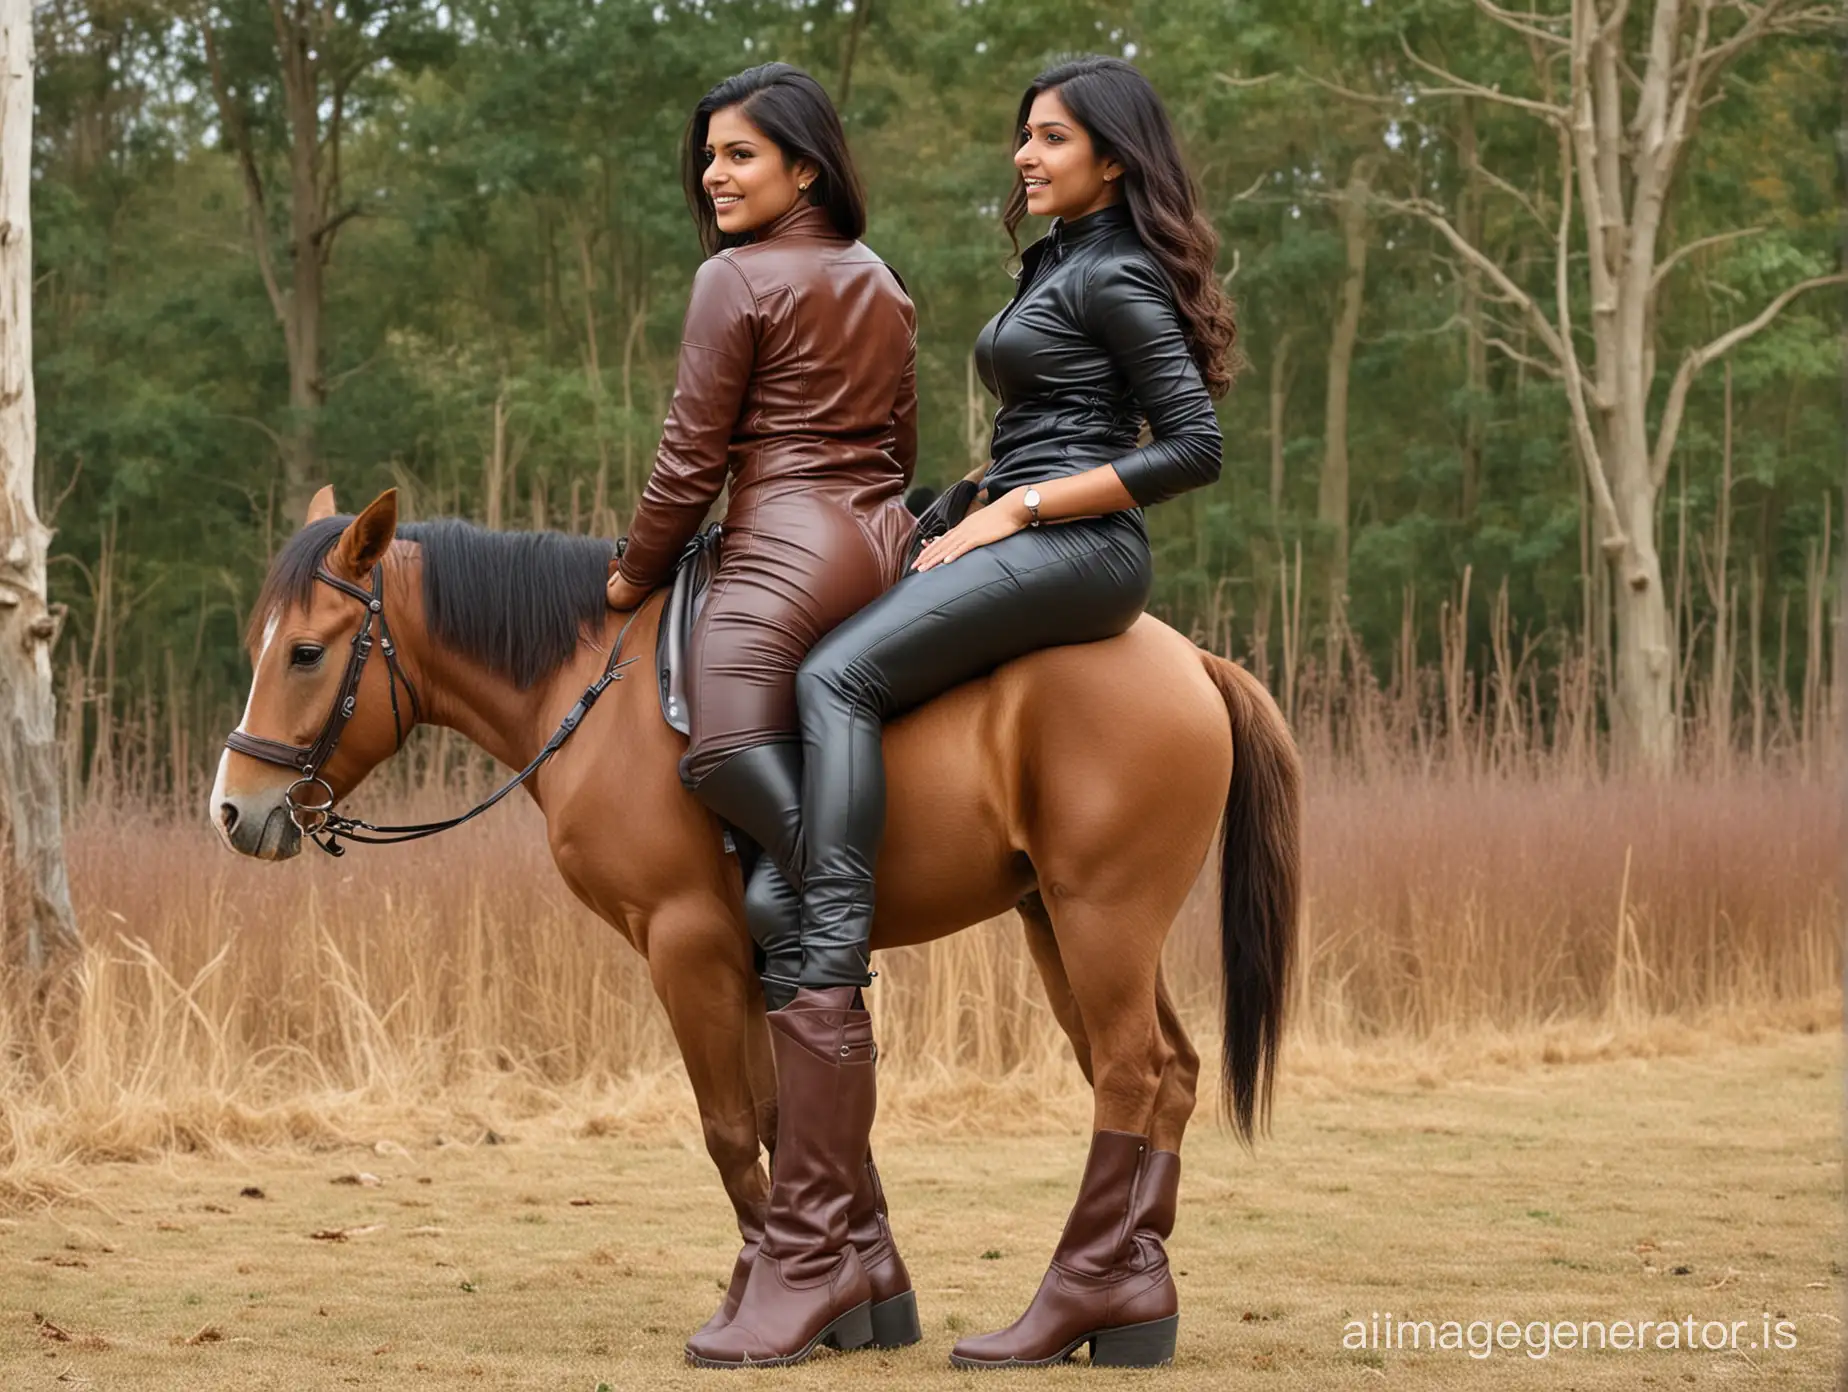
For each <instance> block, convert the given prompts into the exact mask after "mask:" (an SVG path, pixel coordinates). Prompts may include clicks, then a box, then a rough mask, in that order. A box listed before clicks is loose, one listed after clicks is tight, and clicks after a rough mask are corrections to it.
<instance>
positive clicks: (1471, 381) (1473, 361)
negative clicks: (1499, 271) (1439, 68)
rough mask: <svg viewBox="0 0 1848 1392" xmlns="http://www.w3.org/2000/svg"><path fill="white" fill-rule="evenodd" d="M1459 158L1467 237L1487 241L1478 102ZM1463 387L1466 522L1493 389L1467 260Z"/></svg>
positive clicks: (1477, 284) (1466, 116)
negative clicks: (1478, 162)
mask: <svg viewBox="0 0 1848 1392" xmlns="http://www.w3.org/2000/svg"><path fill="white" fill-rule="evenodd" d="M1458 156H1459V158H1460V160H1461V162H1462V165H1463V179H1464V183H1463V207H1462V209H1461V211H1460V213H1459V215H1458V221H1459V223H1460V224H1461V230H1462V233H1463V235H1464V236H1465V237H1467V238H1469V240H1470V241H1471V242H1472V243H1473V244H1475V245H1476V246H1481V245H1482V241H1483V218H1482V184H1481V181H1480V180H1478V179H1477V177H1476V103H1475V102H1474V101H1472V100H1469V99H1467V98H1466V99H1465V100H1464V102H1463V128H1462V131H1461V134H1460V137H1459V139H1458ZM1463 329H1464V335H1465V337H1464V343H1463V355H1464V356H1463V386H1464V396H1465V398H1466V401H1467V405H1466V407H1465V410H1466V412H1467V414H1466V415H1465V416H1464V417H1463V490H1462V492H1463V496H1462V498H1461V499H1460V500H1459V510H1460V512H1461V514H1462V517H1463V520H1464V521H1466V522H1467V521H1468V520H1469V519H1471V518H1473V517H1474V516H1475V515H1476V500H1477V498H1478V496H1479V495H1480V493H1481V490H1482V439H1483V433H1484V432H1483V418H1482V414H1483V403H1484V401H1486V400H1487V397H1488V390H1489V344H1488V339H1487V337H1486V336H1485V335H1484V333H1483V326H1482V270H1481V268H1480V267H1479V266H1476V265H1474V264H1472V263H1469V262H1465V263H1464V266H1463Z"/></svg>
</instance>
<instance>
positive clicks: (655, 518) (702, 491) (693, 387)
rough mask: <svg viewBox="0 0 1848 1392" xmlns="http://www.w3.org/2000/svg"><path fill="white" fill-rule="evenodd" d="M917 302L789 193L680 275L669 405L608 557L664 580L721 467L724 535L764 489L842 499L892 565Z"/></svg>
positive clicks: (900, 530)
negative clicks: (623, 541) (682, 319)
mask: <svg viewBox="0 0 1848 1392" xmlns="http://www.w3.org/2000/svg"><path fill="white" fill-rule="evenodd" d="M916 349H917V316H916V313H915V311H914V310H913V308H912V304H911V300H910V297H909V296H907V295H906V293H905V290H904V287H903V285H902V284H901V283H900V281H899V279H898V276H897V275H896V274H895V273H894V272H893V271H892V270H891V268H890V267H888V266H887V265H886V264H885V263H884V262H883V261H881V260H880V259H879V257H878V256H876V255H875V254H874V253H873V252H872V251H870V250H868V249H867V248H866V247H865V246H863V245H861V244H860V243H858V242H855V241H850V240H848V239H847V238H845V237H842V236H840V235H839V234H838V233H836V232H835V230H834V228H833V225H832V224H831V223H830V222H829V220H828V216H827V213H826V212H825V211H824V210H823V209H821V208H816V207H811V206H808V205H806V204H804V205H801V206H799V207H797V208H795V209H793V210H792V211H790V212H789V213H786V214H785V215H784V216H783V217H781V218H779V219H777V220H776V221H775V222H773V223H771V224H769V225H768V226H766V227H765V228H763V229H761V230H760V231H759V232H758V234H757V237H756V240H754V241H752V242H750V243H749V244H747V245H745V246H741V247H735V248H731V249H729V250H726V251H722V252H720V253H719V254H718V255H716V256H713V257H711V258H709V259H708V260H707V261H706V263H705V264H704V265H703V266H701V267H700V269H699V273H698V274H697V275H696V276H695V277H694V280H693V294H692V298H691V301H690V303H689V304H688V306H687V317H686V328H685V331H684V333H683V336H682V342H681V346H680V363H679V371H678V375H677V377H676V380H675V383H674V400H673V405H672V407H671V408H670V410H669V411H668V416H667V421H666V423H665V425H664V426H663V429H662V434H661V447H660V451H659V453H658V454H657V455H656V457H655V465H654V471H653V472H652V473H651V474H650V475H649V478H648V485H647V488H646V489H645V490H644V491H643V494H642V498H641V502H640V504H639V505H638V507H637V509H636V513H635V518H634V521H633V523H632V525H631V527H630V531H629V541H628V548H627V550H626V551H625V552H624V553H623V557H622V562H621V569H622V573H623V575H624V577H625V578H627V579H628V580H630V581H632V582H634V583H635V584H638V585H657V584H660V583H662V582H663V581H665V580H666V579H667V577H668V575H669V573H670V572H671V570H672V567H673V564H674V559H675V557H676V556H677V555H678V554H679V552H680V549H681V547H682V546H684V545H685V544H686V542H687V540H688V539H689V538H690V537H691V536H692V535H693V533H694V532H695V531H696V530H697V529H698V528H699V525H700V523H701V521H702V520H703V519H704V518H705V515H706V512H707V510H708V509H709V508H710V507H711V505H712V502H713V500H714V499H715V498H717V497H718V495H719V490H720V488H721V487H722V486H724V484H725V483H726V481H727V477H728V476H729V479H730V483H731V498H730V504H729V508H728V511H727V514H726V522H727V537H726V543H727V549H728V550H729V549H730V548H731V546H732V543H733V541H734V540H736V541H738V542H743V541H744V540H745V537H744V536H743V535H742V533H746V532H749V531H750V530H751V529H752V524H753V519H754V515H755V513H756V512H757V508H756V506H755V505H756V504H757V503H758V502H759V501H760V500H764V499H766V498H767V496H768V495H781V496H783V497H788V496H789V495H791V494H792V493H799V494H800V495H801V496H803V497H804V498H806V499H811V500H814V501H816V502H821V501H823V500H824V499H825V500H826V501H828V502H831V503H834V504H836V505H841V506H845V507H846V508H848V509H849V510H850V511H852V512H854V513H855V514H856V516H857V517H858V518H859V520H860V521H861V523H862V526H863V527H865V528H867V529H869V530H870V533H871V536H870V538H869V539H871V540H873V542H874V544H875V547H876V548H877V549H878V550H880V551H881V552H884V553H889V558H890V562H891V566H892V569H891V575H890V577H889V578H896V576H897V570H898V566H899V564H900V563H901V559H902V552H903V549H904V546H905V545H906V544H907V543H908V541H909V530H910V529H909V523H908V521H907V520H905V517H904V514H903V511H902V507H901V508H898V509H897V510H896V512H895V511H894V509H893V507H892V506H890V505H891V504H893V503H894V502H895V501H896V500H899V499H900V498H901V497H902V494H903V492H904V490H905V488H906V486H907V485H908V484H909V483H910V481H911V475H912V471H913V469H914V467H915V465H916V461H917V373H916Z"/></svg>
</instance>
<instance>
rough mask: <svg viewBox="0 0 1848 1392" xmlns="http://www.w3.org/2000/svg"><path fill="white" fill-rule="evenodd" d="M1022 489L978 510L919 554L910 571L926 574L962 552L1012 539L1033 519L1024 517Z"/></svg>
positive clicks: (1025, 513)
mask: <svg viewBox="0 0 1848 1392" xmlns="http://www.w3.org/2000/svg"><path fill="white" fill-rule="evenodd" d="M1023 492H1025V490H1024V489H1019V488H1016V489H1014V490H1013V491H1012V492H1010V493H1007V494H1004V495H1003V496H1002V497H1001V498H999V499H998V500H996V501H995V502H992V503H990V504H989V505H988V506H987V507H985V508H978V509H976V510H975V511H974V512H971V513H970V514H969V515H968V516H967V517H965V518H963V520H962V521H960V522H958V523H957V524H956V525H955V526H954V527H952V528H950V530H949V531H947V532H945V533H944V534H943V535H942V536H940V537H938V538H937V539H936V540H935V541H933V542H931V543H929V544H928V545H927V546H925V548H924V549H923V550H922V551H921V552H919V553H918V558H917V560H916V562H914V563H913V565H912V567H911V568H912V569H913V570H919V571H922V570H929V569H931V568H932V567H933V566H940V565H948V564H949V563H950V562H951V561H953V560H955V559H956V558H957V557H958V556H960V555H963V554H964V553H965V552H969V551H973V550H975V548H976V547H978V546H988V545H991V544H992V543H994V542H997V541H1000V540H1002V539H1003V538H1005V537H1011V536H1013V535H1014V533H1015V532H1018V531H1020V530H1021V529H1022V528H1024V527H1025V526H1026V525H1027V524H1028V523H1029V522H1031V521H1032V520H1033V519H1032V518H1031V517H1029V516H1028V515H1027V505H1026V504H1025V503H1023V502H1021V500H1020V495H1021V494H1022V493H1023Z"/></svg>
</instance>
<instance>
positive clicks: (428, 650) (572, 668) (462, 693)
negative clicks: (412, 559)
mask: <svg viewBox="0 0 1848 1392" xmlns="http://www.w3.org/2000/svg"><path fill="white" fill-rule="evenodd" d="M407 578H408V579H409V580H410V581H411V582H412V588H411V593H410V598H411V599H412V600H414V601H415V602H414V603H412V602H407V603H404V604H401V605H400V606H399V607H398V611H397V612H399V613H405V614H407V615H415V622H414V623H412V624H406V625H405V626H404V632H403V634H402V636H401V639H400V651H401V653H402V656H403V660H404V662H405V667H406V670H407V672H408V673H409V674H410V677H411V680H412V681H413V682H414V683H415V684H416V687H417V695H418V699H419V702H420V704H421V707H422V715H423V720H424V723H426V724H430V725H440V726H443V727H445V728H447V729H451V730H454V731H455V732H456V733H457V734H459V735H461V736H462V737H463V738H464V739H466V740H468V741H469V742H470V743H471V744H474V745H476V746H478V747H479V748H480V749H482V750H483V751H485V752H486V753H487V754H488V755H489V756H491V757H492V758H494V759H497V760H499V761H500V762H501V763H503V764H505V765H507V766H508V767H509V768H515V769H518V768H524V767H525V766H526V765H527V764H528V763H530V762H531V761H532V759H533V757H534V756H535V755H537V754H538V752H539V751H540V749H541V748H543V747H544V745H545V742H546V740H548V739H550V738H551V736H552V733H553V732H554V731H555V730H556V729H557V728H558V724H559V721H560V720H562V719H563V718H564V716H565V713H566V712H567V711H569V710H570V709H571V707H572V705H573V704H574V703H575V702H576V701H577V699H578V697H580V696H582V695H583V694H584V692H585V689H586V688H588V687H589V686H590V685H591V683H593V682H594V681H596V680H597V678H598V677H599V676H601V675H602V673H603V670H604V665H605V663H606V662H607V661H608V659H609V652H608V648H607V646H606V645H607V644H608V643H610V642H613V641H614V639H615V635H616V632H617V628H618V624H619V622H620V619H619V618H618V617H617V616H612V622H611V623H610V624H607V625H606V626H605V633H604V636H603V638H602V639H601V640H591V641H586V642H583V643H580V644H579V646H578V650H577V653H576V655H575V656H574V657H573V658H572V660H571V661H569V662H567V663H565V664H564V665H563V666H562V667H560V668H559V669H558V670H557V671H556V672H554V673H552V674H551V675H550V676H548V677H546V678H544V679H542V680H541V681H539V682H538V683H537V684H535V685H534V686H533V687H531V688H530V689H528V690H525V691H522V690H520V689H519V688H518V687H516V686H515V685H514V684H513V682H512V680H511V679H510V678H508V677H504V676H501V675H500V674H498V673H495V672H491V671H488V670H487V669H486V668H483V667H482V666H480V665H479V664H478V663H475V662H473V661H471V660H469V659H468V658H466V657H463V656H462V655H461V654H460V653H457V652H454V651H452V650H450V649H447V648H445V647H443V646H442V645H441V644H439V643H438V642H437V641H436V640H435V639H434V638H433V637H432V636H431V634H430V632H429V629H428V628H427V627H426V626H425V624H424V622H423V605H422V601H421V599H416V595H417V587H416V582H417V581H418V579H419V577H417V576H415V575H412V576H409V577H407ZM398 626H399V625H398V623H396V622H394V625H393V628H394V632H395V631H396V630H397V628H398ZM653 651H654V624H653V622H652V617H651V616H645V617H644V620H643V621H641V622H637V623H636V624H635V631H634V632H632V633H631V634H630V635H629V636H628V637H627V639H626V640H625V643H624V656H625V657H637V658H640V659H641V660H640V661H639V662H638V663H637V664H636V666H637V667H638V668H643V669H646V668H647V666H648V663H649V661H650V655H651V654H652V653H653ZM632 690H640V691H643V692H644V693H647V692H652V690H653V683H652V682H651V681H640V682H625V683H618V684H616V685H615V686H613V687H612V688H611V689H610V690H609V691H608V693H607V694H606V695H605V696H604V697H603V700H604V701H606V702H614V701H617V700H620V699H622V698H623V697H624V695H625V694H626V693H628V692H630V691H632Z"/></svg>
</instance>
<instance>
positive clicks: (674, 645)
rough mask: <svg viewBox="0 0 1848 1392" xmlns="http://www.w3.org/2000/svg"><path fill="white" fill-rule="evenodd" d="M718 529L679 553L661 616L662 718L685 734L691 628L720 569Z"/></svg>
mask: <svg viewBox="0 0 1848 1392" xmlns="http://www.w3.org/2000/svg"><path fill="white" fill-rule="evenodd" d="M719 531H720V528H719V524H718V523H717V522H714V523H713V524H712V525H711V526H710V527H707V528H706V529H705V530H704V531H702V532H698V533H696V534H695V535H694V537H693V539H692V540H691V541H689V542H688V543H687V544H686V545H685V546H684V547H683V548H681V552H680V556H679V559H677V560H676V561H675V562H674V578H673V579H672V580H671V581H670V582H669V589H668V592H667V604H666V606H665V607H664V608H663V609H662V610H661V632H660V636H659V637H658V638H657V640H656V642H655V676H656V679H657V681H658V683H659V687H660V693H661V716H662V718H663V719H664V720H666V721H667V723H668V724H669V725H670V726H672V727H673V728H674V729H676V730H678V731H679V732H680V733H681V734H683V735H685V734H689V733H691V729H692V723H691V722H692V711H693V707H692V703H691V702H690V701H689V700H688V698H687V681H688V679H689V677H690V675H691V673H690V672H689V670H688V668H689V665H690V664H689V663H688V655H689V654H690V652H691V651H692V643H693V625H694V623H695V622H696V621H697V620H698V619H699V611H700V610H701V609H702V608H703V607H704V606H705V603H706V592H707V591H708V590H710V589H711V588H712V578H713V576H714V575H715V574H717V572H718V568H719Z"/></svg>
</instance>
